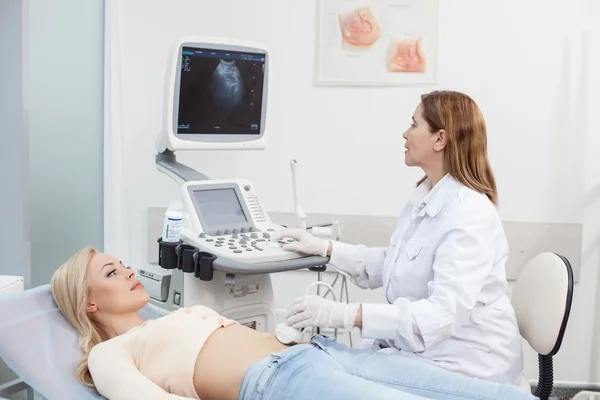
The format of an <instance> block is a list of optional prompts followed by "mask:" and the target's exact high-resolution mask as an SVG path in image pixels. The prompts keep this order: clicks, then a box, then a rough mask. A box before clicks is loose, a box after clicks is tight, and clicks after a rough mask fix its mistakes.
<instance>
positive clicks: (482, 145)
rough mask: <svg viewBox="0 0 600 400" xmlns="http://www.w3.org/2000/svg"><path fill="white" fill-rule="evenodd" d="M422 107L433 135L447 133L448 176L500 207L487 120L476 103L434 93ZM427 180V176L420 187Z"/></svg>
mask: <svg viewBox="0 0 600 400" xmlns="http://www.w3.org/2000/svg"><path fill="white" fill-rule="evenodd" d="M421 103H422V104H423V118H424V119H425V121H427V123H428V124H429V126H430V128H431V132H437V131H439V130H441V129H444V130H445V131H446V134H447V139H446V140H447V144H446V149H445V153H444V163H445V164H446V168H447V169H448V173H449V174H450V175H451V176H452V177H453V178H454V179H456V180H457V181H459V182H460V183H462V184H463V185H465V186H467V187H468V188H471V189H473V190H475V191H476V192H479V193H482V194H485V195H486V196H487V197H488V198H489V199H490V201H491V202H492V203H493V204H494V205H497V203H498V191H497V189H496V180H495V178H494V173H493V172H492V167H491V166H490V162H489V160H488V156H487V131H486V125H485V120H484V119H483V114H482V113H481V110H480V109H479V107H478V106H477V104H476V103H475V101H473V99H472V98H470V97H469V96H467V95H466V94H464V93H460V92H453V91H433V92H431V93H428V94H424V95H422V96H421ZM425 179H427V176H425V177H423V178H422V179H421V180H420V181H419V182H418V183H417V186H419V185H420V184H421V183H423V181H425Z"/></svg>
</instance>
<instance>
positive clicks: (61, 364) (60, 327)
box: [0, 285, 160, 400]
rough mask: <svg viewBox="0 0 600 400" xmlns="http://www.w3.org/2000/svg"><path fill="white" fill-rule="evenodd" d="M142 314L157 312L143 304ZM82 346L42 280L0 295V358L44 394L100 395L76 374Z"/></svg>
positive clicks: (57, 396) (66, 396) (83, 398)
mask: <svg viewBox="0 0 600 400" xmlns="http://www.w3.org/2000/svg"><path fill="white" fill-rule="evenodd" d="M140 315H141V316H142V318H144V319H150V318H157V317H159V316H160V315H159V314H158V313H157V312H156V311H154V310H153V309H152V308H150V307H149V306H148V305H146V307H144V308H143V309H142V310H141V311H140ZM80 357H81V351H80V350H79V343H78V340H77V333H76V332H75V330H74V329H73V328H72V327H71V325H70V324H69V323H68V322H67V320H66V319H65V318H64V317H63V315H62V314H61V312H60V310H59V309H58V306H57V305H56V303H55V302H54V298H53V297H52V294H51V292H50V286H49V285H44V286H39V287H36V288H33V289H29V290H26V291H24V292H21V293H14V294H5V295H0V358H2V360H4V362H5V363H6V364H7V365H8V366H9V368H11V369H12V370H13V371H14V372H15V373H16V374H17V375H19V377H20V378H21V379H23V380H24V381H25V383H27V384H28V385H29V386H31V387H32V388H33V389H35V390H36V391H37V392H38V393H40V394H41V395H43V396H44V397H46V398H49V399H65V400H67V399H81V400H87V399H103V398H104V397H102V396H100V395H99V394H98V392H97V391H96V390H94V389H91V388H88V387H86V386H84V385H82V384H80V383H79V382H78V381H77V380H76V379H75V367H76V365H77V362H78V361H79V358H80Z"/></svg>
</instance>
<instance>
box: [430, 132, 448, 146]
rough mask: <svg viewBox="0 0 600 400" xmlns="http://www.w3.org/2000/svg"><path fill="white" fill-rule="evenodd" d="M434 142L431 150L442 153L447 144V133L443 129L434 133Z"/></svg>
mask: <svg viewBox="0 0 600 400" xmlns="http://www.w3.org/2000/svg"><path fill="white" fill-rule="evenodd" d="M435 136H436V137H435V141H434V142H433V150H435V151H442V150H444V149H445V148H446V143H447V142H448V133H447V132H446V130H445V129H440V130H439V131H437V133H435Z"/></svg>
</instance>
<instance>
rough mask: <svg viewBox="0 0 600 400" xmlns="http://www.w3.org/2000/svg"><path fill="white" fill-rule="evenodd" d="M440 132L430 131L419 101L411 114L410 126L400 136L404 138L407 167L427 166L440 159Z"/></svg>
mask: <svg viewBox="0 0 600 400" xmlns="http://www.w3.org/2000/svg"><path fill="white" fill-rule="evenodd" d="M442 132H444V131H443V130H442V131H440V132H431V127H430V126H429V124H428V123H427V122H426V121H425V119H423V104H422V103H419V105H418V106H417V108H416V109H415V112H414V114H413V116H412V123H411V125H410V127H409V128H408V129H407V130H406V131H405V132H404V134H403V135H402V137H404V139H406V144H405V145H404V147H405V148H406V151H405V152H404V162H405V163H406V165H408V166H409V167H413V166H417V167H421V168H427V167H429V166H431V164H433V163H434V162H438V161H439V159H440V151H441V150H443V146H442V147H441V148H440V139H443V138H441V137H440V135H442Z"/></svg>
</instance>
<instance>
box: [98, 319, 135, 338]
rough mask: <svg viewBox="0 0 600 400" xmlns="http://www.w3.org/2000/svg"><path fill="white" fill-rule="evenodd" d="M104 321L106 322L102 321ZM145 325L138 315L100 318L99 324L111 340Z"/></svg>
mask: <svg viewBox="0 0 600 400" xmlns="http://www.w3.org/2000/svg"><path fill="white" fill-rule="evenodd" d="M103 319H104V321H102V320H103ZM143 323H144V320H143V319H142V317H140V316H139V315H138V314H137V313H133V314H122V315H111V316H110V317H107V318H98V324H99V325H100V327H101V329H102V331H103V332H104V333H105V334H106V336H107V337H108V338H109V339H112V338H114V337H117V336H119V335H122V334H124V333H125V332H127V331H129V330H130V329H132V328H135V327H136V326H140V325H142V324H143Z"/></svg>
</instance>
